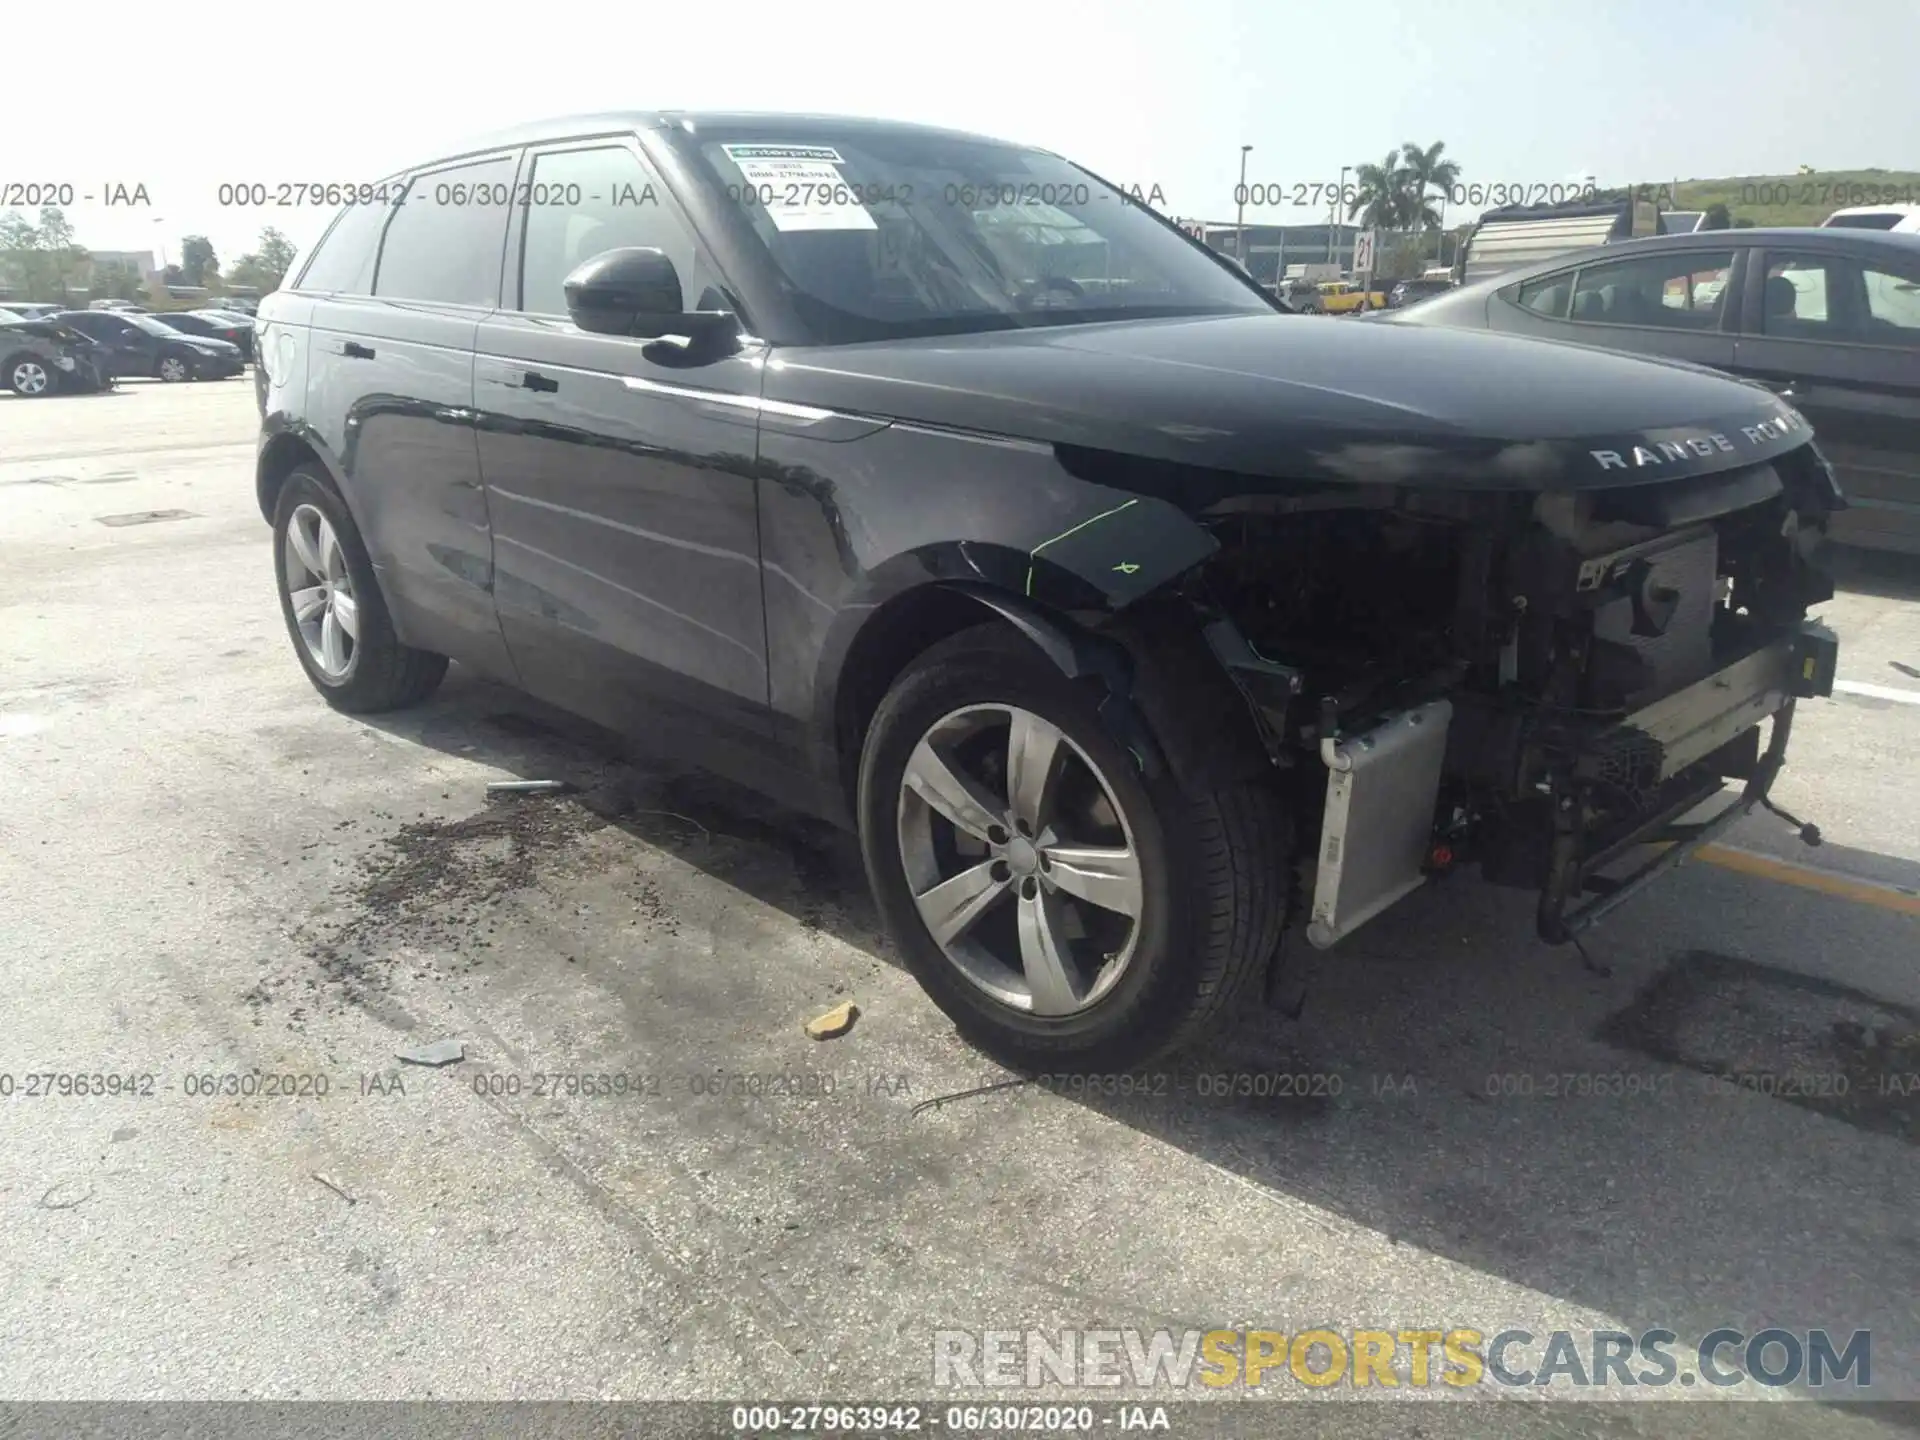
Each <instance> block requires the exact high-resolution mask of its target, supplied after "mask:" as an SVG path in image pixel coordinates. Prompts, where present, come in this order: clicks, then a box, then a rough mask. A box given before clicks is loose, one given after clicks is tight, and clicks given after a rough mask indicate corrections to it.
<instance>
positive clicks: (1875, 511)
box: [1735, 246, 1920, 552]
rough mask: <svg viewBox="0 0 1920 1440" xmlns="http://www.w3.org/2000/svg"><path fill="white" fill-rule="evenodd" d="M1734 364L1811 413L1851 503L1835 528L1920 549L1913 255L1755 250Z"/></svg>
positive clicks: (1919, 386)
mask: <svg viewBox="0 0 1920 1440" xmlns="http://www.w3.org/2000/svg"><path fill="white" fill-rule="evenodd" d="M1743 314H1744V321H1743V327H1742V332H1741V334H1740V336H1739V338H1738V341H1737V345H1736V360H1735V368H1736V370H1737V371H1738V373H1740V374H1741V375H1743V376H1746V377H1748V378H1750V379H1754V380H1758V381H1760V382H1761V383H1763V384H1765V385H1767V386H1768V387H1769V388H1771V389H1774V390H1776V391H1778V392H1779V393H1780V394H1781V395H1782V396H1783V397H1784V398H1785V399H1786V400H1787V401H1788V402H1789V403H1791V404H1792V405H1794V406H1795V407H1796V408H1797V409H1799V410H1800V411H1801V413H1803V414H1804V415H1805V416H1806V417H1807V419H1808V420H1810V421H1812V422H1813V428H1814V434H1815V437H1816V439H1817V440H1818V442H1819V444H1820V448H1821V449H1822V451H1824V452H1825V453H1826V455H1827V458H1828V459H1829V460H1831V461H1832V462H1833V466H1834V469H1835V470H1836V471H1837V472H1838V473H1839V478H1840V484H1841V488H1842V489H1844V490H1845V491H1846V492H1847V499H1848V501H1849V502H1850V503H1851V505H1852V507H1853V508H1852V509H1851V510H1848V511H1845V512H1843V513H1842V514H1840V515H1837V516H1836V517H1834V522H1833V527H1832V534H1833V535H1834V537H1835V538H1836V539H1839V540H1843V541H1845V542H1847V543H1850V544H1858V545H1865V546H1871V547H1874V548H1885V549H1898V550H1906V551H1909V552H1920V261H1911V260H1904V259H1901V258H1898V257H1894V258H1887V259H1881V258H1878V257H1875V258H1872V259H1866V258H1861V259H1856V258H1854V257H1853V256H1850V255H1847V254H1843V253H1841V252H1838V251H1835V250H1830V249H1828V248H1826V247H1824V246H1823V247H1820V248H1819V249H1814V248H1813V247H1808V249H1806V250H1800V251H1796V250H1790V249H1783V248H1780V247H1777V246H1776V247H1772V248H1769V249H1768V250H1766V251H1765V252H1758V253H1756V257H1755V264H1754V265H1753V267H1752V269H1751V272H1750V273H1749V275H1748V277H1747V285H1746V294H1745V304H1744V306H1743Z"/></svg>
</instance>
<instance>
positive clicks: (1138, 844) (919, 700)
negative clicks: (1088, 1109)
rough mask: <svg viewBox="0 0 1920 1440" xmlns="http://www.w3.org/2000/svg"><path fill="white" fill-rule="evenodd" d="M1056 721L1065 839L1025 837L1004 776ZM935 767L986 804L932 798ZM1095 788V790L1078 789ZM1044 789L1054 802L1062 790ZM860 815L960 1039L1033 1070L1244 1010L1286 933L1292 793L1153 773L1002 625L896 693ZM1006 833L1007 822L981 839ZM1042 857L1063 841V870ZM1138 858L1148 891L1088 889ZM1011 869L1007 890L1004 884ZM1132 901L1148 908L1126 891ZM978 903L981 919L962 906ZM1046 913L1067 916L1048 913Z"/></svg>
mask: <svg viewBox="0 0 1920 1440" xmlns="http://www.w3.org/2000/svg"><path fill="white" fill-rule="evenodd" d="M1003 711H1004V712H1005V713H1006V715H1007V716H1008V721H1007V725H1006V727H1005V733H1006V736H1007V739H1006V740H1005V741H1004V742H1003V741H1001V740H1000V739H999V738H998V737H999V734H1000V731H999V729H998V728H996V727H997V726H998V724H999V722H998V720H997V719H996V718H995V717H996V716H997V714H998V713H999V712H1003ZM1054 732H1057V736H1058V740H1059V744H1058V746H1057V749H1054V750H1051V751H1050V752H1049V753H1052V754H1055V755H1056V756H1057V757H1058V758H1057V759H1055V760H1054V761H1053V762H1052V763H1051V765H1050V766H1049V767H1048V769H1047V773H1048V774H1049V775H1051V776H1053V777H1054V778H1053V779H1052V780H1050V781H1049V782H1047V783H1046V784H1045V785H1043V786H1042V787H1041V788H1040V790H1039V791H1028V793H1029V794H1040V795H1044V794H1045V793H1046V792H1047V790H1048V788H1049V787H1051V788H1052V789H1053V790H1054V791H1056V792H1057V795H1058V797H1059V798H1058V799H1057V800H1056V801H1055V802H1054V803H1055V807H1056V809H1057V810H1058V812H1059V815H1058V817H1057V818H1055V819H1050V820H1047V823H1045V824H1044V825H1043V826H1042V827H1041V828H1040V830H1039V831H1037V832H1036V833H1037V834H1038V835H1039V837H1040V838H1041V839H1045V838H1046V837H1047V836H1053V837H1055V838H1054V839H1053V840H1052V841H1050V842H1048V843H1046V844H1041V845H1033V846H1025V847H1022V846H1020V845H1019V844H1018V843H1017V835H1019V834H1024V833H1026V832H1020V831H1019V830H1018V827H1019V825H1020V824H1022V823H1024V816H1023V815H1022V814H1021V807H1020V805H1019V803H1018V802H1016V801H1014V800H1013V799H1012V798H1011V797H1012V792H1013V791H1014V790H1015V789H1016V788H1022V789H1024V788H1025V787H1016V786H1015V785H1014V784H1012V783H1010V782H1009V781H1008V780H1007V778H1006V777H1008V776H1010V775H1017V772H1018V770H1019V768H1020V767H1019V765H1018V764H1017V763H1016V760H1017V757H1018V755H1019V754H1020V752H1021V745H1022V742H1021V740H1019V739H1016V738H1015V737H1016V736H1021V737H1031V736H1033V735H1034V734H1036V733H1039V734H1045V735H1049V736H1051V735H1052V734H1053V733H1054ZM956 737H957V738H956ZM1048 743H1049V745H1050V744H1051V740H1049V742H1048ZM1035 753H1038V752H1035ZM996 754H998V755H999V756H1000V758H1001V764H1000V765H999V766H998V767H996V764H995V760H994V757H995V755H996ZM928 756H933V757H934V758H935V760H937V761H938V762H939V763H938V764H937V765H933V766H932V767H930V766H929V761H928V758H927V757H928ZM948 762H950V763H948ZM942 767H945V768H944V771H943V770H942ZM910 772H911V773H910ZM929 773H931V774H933V775H934V776H936V777H941V778H940V780H939V784H944V783H945V781H944V775H960V776H961V777H962V779H963V780H964V781H965V782H966V784H967V786H968V787H970V788H969V789H968V790H967V792H966V793H967V795H968V796H970V797H971V798H972V799H974V800H975V801H977V802H979V804H980V806H981V808H980V809H979V810H977V811H969V810H968V809H967V806H966V805H965V804H964V803H961V804H960V805H958V806H957V807H954V808H957V809H958V810H960V811H962V812H965V818H967V819H968V820H969V821H970V822H971V823H973V824H974V825H975V827H976V828H975V830H973V831H967V830H965V829H964V828H963V826H961V825H958V824H955V823H953V821H952V820H951V819H950V814H951V810H950V809H949V808H943V807H942V805H941V804H940V803H939V802H938V801H935V800H933V799H930V798H929V796H930V793H940V794H943V795H946V796H948V797H949V798H950V796H951V792H950V791H939V788H938V785H936V786H935V787H934V790H933V791H932V792H930V790H929V788H928V783H927V776H928V775H929ZM996 775H998V776H999V777H1000V778H999V780H998V782H996V779H995V776H996ZM1096 788H1097V789H1098V791H1099V794H1100V796H1101V797H1102V798H1100V799H1099V800H1097V801H1093V802H1085V801H1084V800H1083V802H1082V803H1080V804H1079V805H1078V806H1077V807H1076V806H1075V805H1072V804H1069V803H1068V801H1069V799H1070V798H1071V797H1072V796H1074V795H1079V796H1081V797H1085V796H1087V795H1091V794H1093V793H1094V791H1095V789H1096ZM1035 803H1036V804H1037V805H1038V808H1039V811H1040V814H1041V817H1042V818H1043V819H1045V818H1046V815H1047V806H1046V804H1044V803H1041V802H1037V801H1036V802H1035ZM1073 816H1078V817H1080V818H1078V819H1077V820H1076V819H1073V818H1070V817H1073ZM1109 816H1111V817H1112V819H1111V820H1109V819H1108V818H1107V817H1109ZM859 819H860V837H861V849H862V852H863V854H864V856H865V858H866V866H867V874H868V878H869V880H870V881H871V883H872V885H873V889H874V894H875V897H876V900H877V902H878V904H879V908H880V911H881V914H882V915H883V917H884V918H885V920H886V922H887V925H888V928H889V930H890V931H891V933H892V935H893V937H894V940H895V942H896V943H897V944H898V945H899V947H900V950H901V953H902V955H903V956H904V958H905V959H906V962H907V965H908V966H909V968H910V969H911V970H912V971H913V973H914V976H915V978H917V979H918V980H919V982H920V984H921V985H922V987H924V988H925V990H926V991H927V993H928V995H929V996H930V997H931V998H932V999H933V1001H934V1003H935V1004H937V1005H939V1006H940V1008H941V1009H942V1010H943V1011H945V1012H946V1014H947V1015H948V1016H949V1017H950V1018H951V1019H952V1020H953V1022H954V1024H955V1026H956V1027H957V1028H958V1029H959V1031H960V1033H961V1035H962V1036H963V1037H965V1038H966V1039H967V1040H968V1041H970V1042H971V1043H973V1044H974V1045H976V1046H978V1047H979V1048H980V1049H982V1050H984V1051H986V1052H987V1053H988V1054H990V1055H992V1056H994V1057H995V1058H996V1059H999V1060H1001V1061H1002V1062H1004V1063H1005V1064H1007V1065H1009V1066H1011V1067H1013V1068H1015V1069H1018V1070H1022V1071H1025V1072H1028V1073H1034V1072H1045V1071H1049V1070H1065V1069H1071V1070H1074V1071H1080V1072H1087V1071H1124V1070H1128V1069H1132V1068H1134V1067H1136V1066H1139V1065H1142V1064H1144V1063H1146V1062H1148V1061H1150V1060H1152V1059H1154V1058H1155V1057H1156V1056H1159V1055H1163V1054H1166V1053H1168V1052H1170V1051H1173V1050H1176V1049H1178V1048H1180V1047H1181V1046H1183V1045H1185V1044H1187V1043H1189V1042H1191V1041H1193V1040H1194V1039H1195V1038H1196V1037H1198V1036H1199V1035H1201V1034H1202V1033H1204V1032H1205V1031H1206V1030H1208V1029H1209V1028H1210V1027H1211V1026H1213V1025H1214V1024H1215V1023H1216V1022H1218V1021H1219V1020H1220V1019H1221V1018H1222V1017H1223V1016H1225V1015H1226V1014H1227V1013H1228V1012H1229V1011H1230V1010H1231V1009H1232V1008H1233V1006H1234V1004H1235V1001H1236V1000H1237V999H1238V998H1239V997H1241V996H1242V995H1244V994H1245V993H1246V991H1247V989H1248V987H1249V985H1250V984H1251V982H1252V981H1253V980H1254V979H1255V977H1256V976H1258V975H1259V974H1260V973H1261V972H1262V970H1263V968H1264V965H1265V963H1266V962H1267V961H1268V960H1269V959H1270V958H1271V956H1272V955H1273V952H1274V949H1275V947H1276V946H1277V945H1278V944H1279V943H1280V936H1281V930H1282V927H1283V925H1284V923H1285V918H1286V901H1287V896H1288V889H1289V885H1290V873H1291V872H1290V866H1291V860H1292V845H1291V829H1290V825H1289V817H1288V816H1287V814H1286V812H1285V810H1284V808H1283V807H1282V805H1281V804H1280V801H1279V799H1278V797H1277V796H1276V795H1275V794H1274V793H1273V792H1272V791H1271V790H1269V789H1266V788H1262V787H1254V786H1248V787H1241V788H1236V789H1232V790H1203V789H1187V788H1183V787H1182V786H1181V785H1180V784H1179V783H1178V782H1177V781H1176V780H1174V779H1173V778H1172V777H1171V776H1168V777H1164V778H1162V779H1160V780H1157V781H1151V782H1150V781H1148V780H1147V779H1146V778H1145V777H1144V776H1143V775H1142V773H1141V771H1140V768H1139V766H1138V763H1137V761H1136V760H1135V759H1134V757H1133V756H1132V755H1131V754H1130V753H1129V751H1128V750H1127V749H1126V748H1125V747H1123V746H1122V745H1121V744H1120V743H1119V742H1118V741H1116V740H1115V739H1114V738H1113V737H1112V736H1111V735H1110V734H1109V733H1108V732H1107V730H1106V728H1105V727H1104V726H1103V725H1102V724H1101V722H1100V720H1099V718H1098V714H1097V710H1096V697H1094V696H1091V695H1089V694H1088V693H1087V691H1086V689H1085V688H1084V687H1083V686H1080V685H1077V684H1075V683H1074V682H1072V681H1069V680H1068V679H1067V678H1066V677H1065V676H1063V675H1062V674H1061V673H1060V671H1059V670H1058V669H1057V668H1056V667H1055V666H1054V665H1053V664H1052V663H1051V662H1050V661H1049V660H1047V659H1046V657H1045V656H1043V655H1042V654H1041V653H1040V652H1039V651H1038V650H1037V649H1035V648H1034V647H1033V646H1032V645H1030V644H1029V643H1027V642H1026V641H1025V640H1023V639H1021V638H1020V637H1019V636H1017V635H1015V634H1013V633H1012V632H1011V631H1008V630H1007V629H1005V628H1004V627H1001V626H998V625H988V626H982V627H979V628H977V629H973V630H968V631H965V632H963V633H961V634H959V635H956V636H953V637H952V638H950V639H948V640H945V641H943V642H941V643H940V644H938V645H936V646H934V647H933V648H931V649H930V650H928V651H927V652H926V653H925V654H923V655H922V656H921V657H920V658H919V659H918V660H916V661H915V662H914V663H913V664H912V665H911V666H910V667H909V668H908V670H907V671H906V672H905V673H904V674H903V675H902V676H901V677H900V679H899V680H898V681H897V682H896V683H895V685H894V686H893V688H892V689H891V690H890V691H889V692H888V694H887V696H886V698H885V699H884V700H883V701H882V702H881V704H880V706H879V709H878V710H877V711H876V712H875V714H874V718H873V722H872V724H871V726H870V727H869V729H868V732H867V737H866V744H865V747H864V750H863V753H862V757H861V766H860V793H859ZM989 820H992V821H993V822H995V823H993V824H991V825H989V824H988V823H987V822H988V821H989ZM1090 827H1091V828H1090ZM988 830H991V831H992V832H993V835H997V836H998V837H1000V838H998V839H995V838H993V836H988V838H986V839H984V840H974V839H969V836H970V835H974V834H984V833H985V832H987V831H988ZM1095 832H1097V833H1095ZM927 835H931V836H932V837H933V838H932V841H931V843H929V842H928V841H927V840H926V838H925V837H926V836H927ZM1032 852H1038V853H1040V854H1051V855H1053V856H1055V857H1057V858H1055V859H1053V861H1052V865H1051V868H1050V869H1049V868H1048V866H1047V865H1046V864H1044V863H1041V862H1040V861H1038V860H1036V859H1035V858H1034V853H1032ZM1123 854H1130V855H1131V856H1132V861H1131V864H1132V866H1133V867H1134V870H1135V873H1136V874H1137V882H1136V884H1135V887H1134V889H1131V890H1129V889H1125V888H1124V887H1123V888H1121V889H1114V888H1111V886H1109V888H1105V889H1100V890H1099V893H1100V894H1102V895H1103V896H1104V897H1105V898H1104V899H1103V900H1102V901H1100V902H1099V903H1092V902H1090V901H1088V900H1087V899H1086V898H1085V897H1086V892H1087V891H1088V889H1089V888H1090V887H1089V886H1088V883H1087V879H1086V877H1087V876H1088V875H1094V876H1096V877H1099V879H1100V881H1101V883H1102V884H1108V882H1109V880H1110V878H1111V877H1114V876H1119V875H1120V872H1121V869H1122V867H1121V864H1120V862H1118V861H1115V860H1112V859H1109V858H1106V857H1112V856H1119V855H1123ZM1076 855H1077V856H1078V857H1079V859H1078V860H1077V862H1076V863H1068V861H1069V860H1070V859H1072V858H1073V857H1074V856H1076ZM996 856H1004V857H1006V858H1003V859H996V858H994V857H996ZM983 862H984V863H983ZM996 866H997V867H999V869H996V868H995V867H996ZM1036 867H1037V868H1036ZM1000 869H1004V870H1006V871H1007V880H1006V881H1005V882H1003V885H1004V888H1003V889H1002V890H1001V891H1000V892H998V893H996V894H995V895H993V896H991V897H986V888H987V887H988V886H989V884H990V883H991V882H993V881H994V880H995V879H996V877H998V875H999V873H1000ZM1049 875H1051V876H1052V877H1053V880H1052V884H1051V885H1049V884H1048V883H1047V881H1048V876H1049ZM1070 875H1071V876H1074V877H1075V878H1074V879H1073V881H1072V883H1071V888H1069V882H1068V879H1067V877H1068V876H1070ZM973 876H981V877H983V878H981V879H979V880H978V881H974V880H972V879H971V878H970V877H973ZM1122 878H1124V877H1122ZM973 886H977V887H979V892H978V893H979V894H980V895H981V896H982V897H985V898H982V899H981V900H980V901H979V903H978V905H976V904H975V902H974V901H973V900H971V899H964V900H963V903H960V904H957V905H953V906H952V908H951V909H948V908H946V907H947V906H948V904H949V902H950V900H952V899H953V898H955V897H965V896H967V894H968V888H969V887H973ZM936 888H938V889H940V890H941V891H942V893H941V894H940V895H939V896H935V895H934V894H933V892H934V890H935V889H936ZM1096 888H1097V887H1096ZM1049 892H1051V893H1049ZM1063 892H1064V893H1063ZM916 897H918V898H916ZM1120 900H1124V901H1126V902H1127V903H1131V904H1132V905H1133V906H1134V909H1135V912H1136V913H1134V914H1132V915H1128V914H1126V913H1124V911H1123V910H1118V909H1112V908H1108V906H1109V904H1110V903H1114V902H1118V901H1120ZM963 910H964V911H968V912H970V915H971V918H968V919H966V920H965V921H964V922H962V921H960V920H958V919H956V918H955V917H957V916H959V914H960V912H961V911H963ZM1008 911H1011V912H1012V913H1011V914H1008V913H1007V912H1008ZM930 914H931V916H932V917H933V918H932V919H931V920H930V919H929V918H928V917H929V915H930ZM1049 915H1052V916H1056V917H1059V918H1058V919H1057V920H1056V919H1048V920H1044V921H1043V920H1042V919H1039V918H1036V917H1044V916H1049ZM957 923H961V924H963V925H964V927H965V928H962V929H961V930H960V931H959V932H958V935H957V937H956V936H955V934H954V932H953V930H952V928H951V927H952V925H954V924H957ZM1129 923H1130V924H1131V927H1132V928H1131V929H1130V930H1128V931H1126V932H1125V934H1124V936H1123V934H1122V927H1123V926H1124V925H1127V924H1129ZM934 924H939V925H941V927H942V929H943V930H944V931H945V932H946V933H947V937H948V938H947V943H945V944H943V943H942V941H941V940H940V939H936V938H935V934H934V931H933V929H932V928H931V926H932V925H934ZM1036 933H1037V934H1039V935H1041V936H1043V937H1046V938H1044V939H1042V940H1034V939H1033V936H1034V935H1035V934H1036ZM1056 936H1057V937H1059V939H1058V943H1052V942H1053V940H1054V937H1056ZM1030 946H1031V947H1034V948H1030ZM1049 951H1051V953H1052V954H1054V955H1059V956H1063V957H1064V961H1063V962H1055V961H1052V960H1049V959H1048V958H1047V956H1048V953H1049ZM1063 974H1064V975H1065V977H1066V978H1065V982H1064V984H1063V982H1062V979H1061V976H1062V975H1063ZM1069 1002H1071V1003H1069Z"/></svg>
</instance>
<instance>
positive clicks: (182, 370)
mask: <svg viewBox="0 0 1920 1440" xmlns="http://www.w3.org/2000/svg"><path fill="white" fill-rule="evenodd" d="M160 378H161V379H162V380H184V379H186V378H187V362H186V361H184V360H182V359H181V358H180V357H179V356H178V355H169V356H167V357H166V359H164V360H162V361H161V362H160Z"/></svg>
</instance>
